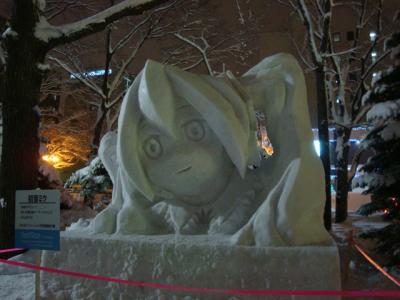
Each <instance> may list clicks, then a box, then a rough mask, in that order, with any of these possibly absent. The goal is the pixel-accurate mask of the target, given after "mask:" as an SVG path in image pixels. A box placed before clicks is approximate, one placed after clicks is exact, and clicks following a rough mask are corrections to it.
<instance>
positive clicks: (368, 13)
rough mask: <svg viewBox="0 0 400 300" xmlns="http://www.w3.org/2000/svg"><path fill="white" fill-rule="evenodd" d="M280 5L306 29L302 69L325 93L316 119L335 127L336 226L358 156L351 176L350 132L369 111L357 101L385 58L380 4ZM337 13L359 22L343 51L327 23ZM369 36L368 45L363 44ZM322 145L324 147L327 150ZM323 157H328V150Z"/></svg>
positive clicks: (379, 1) (344, 210) (344, 215)
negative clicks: (345, 13) (346, 12)
mask: <svg viewBox="0 0 400 300" xmlns="http://www.w3.org/2000/svg"><path fill="white" fill-rule="evenodd" d="M280 2H281V3H285V4H286V5H288V6H289V7H291V8H292V9H293V10H294V11H295V12H296V13H297V15H298V16H299V17H300V18H301V20H302V21H303V23H304V24H305V27H306V31H307V40H308V44H309V47H308V51H304V49H302V48H301V47H299V46H298V45H296V48H297V49H298V51H299V55H300V57H301V58H302V61H303V63H304V64H305V65H306V66H307V68H308V69H309V70H312V71H313V72H315V75H316V77H317V85H318V87H317V89H318V90H319V89H322V88H323V89H324V94H325V99H323V105H326V114H325V113H324V114H322V115H321V111H320V110H318V115H319V118H321V117H322V116H323V120H324V122H325V123H326V127H327V126H328V122H329V123H330V124H331V125H333V126H334V127H335V135H334V138H335V140H336V149H335V154H336V176H337V179H336V216H335V221H336V222H342V221H344V220H346V218H347V198H348V188H349V184H350V182H351V180H352V178H353V177H354V173H355V169H356V165H357V164H358V162H359V160H360V155H361V152H359V153H357V155H355V157H354V160H353V162H352V167H351V171H350V172H348V165H349V148H350V144H349V140H350V136H351V132H352V129H353V128H354V127H358V126H360V124H362V122H363V121H364V116H365V114H366V112H367V111H368V107H362V105H361V98H362V95H363V94H364V92H365V90H366V89H367V88H368V84H369V82H370V80H371V77H372V75H373V70H374V69H375V67H376V66H377V65H378V64H380V63H381V62H382V61H383V60H384V58H385V57H386V56H387V55H388V52H383V53H382V52H381V53H379V51H378V49H380V48H381V45H382V42H383V40H384V39H385V34H386V33H388V32H390V31H391V30H390V29H389V28H383V27H384V22H383V20H382V9H383V1H382V0H376V1H370V0H361V1H349V2H348V1H343V2H340V1H336V2H331V1H305V0H296V1H292V0H289V1H280ZM327 2H330V3H333V6H331V7H330V4H327ZM328 7H329V9H328V10H326V8H328ZM339 7H342V8H343V7H345V8H347V9H348V10H351V11H353V12H354V13H355V14H356V15H357V22H356V24H355V27H354V28H353V32H354V39H353V41H352V42H351V43H350V44H349V45H348V46H347V47H346V48H345V49H336V48H337V47H336V45H335V42H334V41H333V32H332V30H333V29H332V28H333V26H332V25H331V24H330V23H331V22H330V20H331V19H332V18H334V17H335V16H336V15H335V9H337V8H339ZM386 25H387V24H386ZM386 27H387V26H386ZM370 33H371V36H370V35H369V34H370ZM368 36H370V39H366V38H365V37H368ZM294 42H296V41H295V40H294ZM317 45H319V46H317ZM310 58H311V59H310ZM321 99H322V98H319V97H318V99H317V101H318V105H319V106H320V105H321V104H320V102H321ZM318 129H319V130H320V128H318ZM327 129H328V128H326V130H327ZM324 130H325V129H324ZM328 140H329V135H327V132H326V142H328ZM326 144H327V145H326V147H328V145H329V144H328V143H326ZM326 151H327V152H326V153H329V152H328V151H329V150H328V148H327V149H326ZM324 165H325V164H324ZM326 167H328V166H326ZM329 168H330V166H329ZM327 188H328V187H327ZM326 213H328V211H326Z"/></svg>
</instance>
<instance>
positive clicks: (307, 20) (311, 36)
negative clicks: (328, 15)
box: [297, 0, 322, 64]
mask: <svg viewBox="0 0 400 300" xmlns="http://www.w3.org/2000/svg"><path fill="white" fill-rule="evenodd" d="M297 4H298V12H299V13H300V15H301V18H302V20H303V22H304V25H305V26H306V28H307V33H308V41H309V43H310V44H309V46H310V48H311V54H312V57H313V60H314V62H315V64H321V63H322V57H321V54H320V52H319V50H318V48H317V45H316V41H315V30H314V26H313V23H312V19H311V16H310V13H309V11H308V7H307V5H306V4H305V2H304V0H297Z"/></svg>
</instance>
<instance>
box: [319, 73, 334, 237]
mask: <svg viewBox="0 0 400 300" xmlns="http://www.w3.org/2000/svg"><path fill="white" fill-rule="evenodd" d="M315 74H316V83H317V110H318V138H319V143H320V157H321V160H322V164H323V166H324V171H325V210H324V224H325V228H326V229H327V230H330V229H331V226H332V221H331V207H332V204H331V163H330V158H329V127H328V109H327V98H326V86H325V76H324V68H323V66H319V67H318V68H317V70H316V73H315Z"/></svg>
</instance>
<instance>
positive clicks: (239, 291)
mask: <svg viewBox="0 0 400 300" xmlns="http://www.w3.org/2000/svg"><path fill="white" fill-rule="evenodd" d="M0 263H4V264H9V265H13V266H17V267H23V268H29V269H32V270H37V271H43V272H48V273H53V274H57V275H64V276H72V277H77V278H83V279H89V280H96V281H103V282H113V283H119V284H125V285H130V286H137V287H148V288H154V289H163V290H173V291H178V292H192V293H209V294H212V293H213V294H230V295H250V296H307V297H312V296H324V297H338V296H342V297H354V298H356V297H360V298H364V297H386V298H400V291H335V290H330V291H328V290H246V289H219V288H202V287H187V286H180V285H172V284H162V283H154V282H144V281H134V280H124V279H119V278H112V277H105V276H99V275H91V274H84V273H78V272H72V271H66V270H61V269H54V268H48V267H41V266H37V265H33V264H27V263H22V262H17V261H8V260H5V259H0Z"/></svg>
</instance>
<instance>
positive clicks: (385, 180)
mask: <svg viewBox="0 0 400 300" xmlns="http://www.w3.org/2000/svg"><path fill="white" fill-rule="evenodd" d="M395 182H396V180H395V179H394V178H393V177H392V176H386V175H382V174H377V173H365V174H363V175H362V176H359V177H356V178H354V179H353V183H352V186H353V187H355V188H356V187H366V186H368V187H369V188H373V187H381V186H390V185H392V184H394V183H395Z"/></svg>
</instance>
